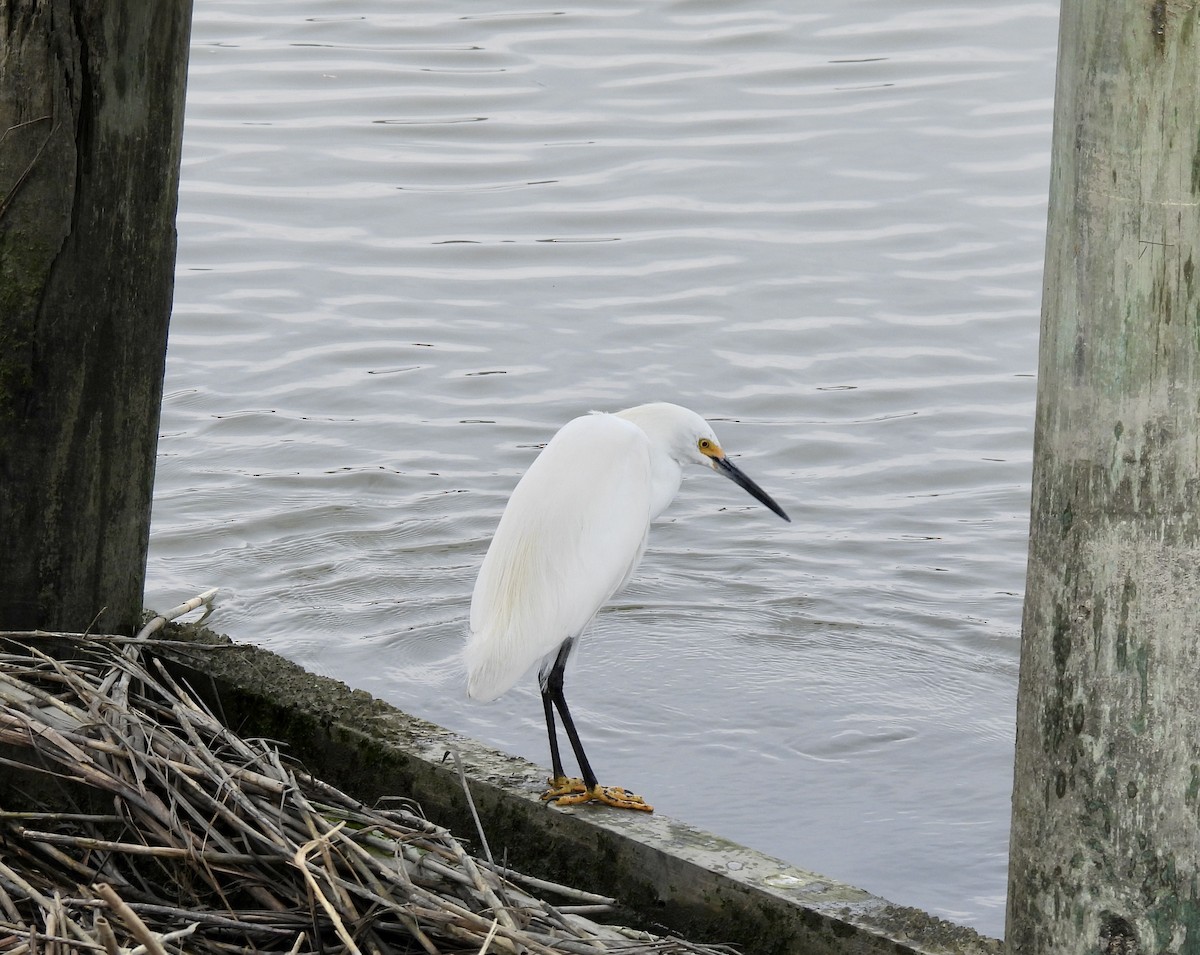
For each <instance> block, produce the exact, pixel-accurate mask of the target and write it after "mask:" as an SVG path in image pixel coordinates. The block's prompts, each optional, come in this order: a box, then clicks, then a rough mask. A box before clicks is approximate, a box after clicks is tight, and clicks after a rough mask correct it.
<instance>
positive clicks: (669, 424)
mask: <svg viewBox="0 0 1200 955" xmlns="http://www.w3.org/2000/svg"><path fill="white" fill-rule="evenodd" d="M619 414H620V416H621V417H623V418H628V419H629V420H630V421H632V422H633V423H634V424H636V425H638V426H639V427H640V428H641V429H642V430H643V431H645V432H646V434H647V436H649V438H650V440H651V441H652V442H654V443H655V444H658V445H659V447H661V448H663V450H665V451H666V452H667V454H669V455H670V456H671V457H672V458H673V459H674V460H675V461H676V462H677V463H678V464H679V465H680V466H681V467H682V466H684V465H688V464H702V465H704V466H705V467H709V468H712V469H713V470H714V471H716V472H717V473H718V474H723V475H724V476H725V477H727V478H729V479H730V480H731V481H733V483H734V484H736V485H737V486H738V487H740V488H742V489H743V490H745V491H746V492H747V493H748V494H750V496H751V497H753V498H755V499H756V500H758V501H759V502H761V503H762V504H765V505H766V506H767V507H769V508H770V509H771V510H772V511H774V512H775V513H776V514H778V515H779V516H780V517H782V518H783V519H784V520H785V521H788V522H789V523H790V522H791V518H790V517H788V516H787V514H786V513H785V512H784V510H783V508H782V507H780V506H779V505H778V504H776V503H775V501H774V500H773V499H772V498H771V496H770V495H769V494H768V493H767V492H766V491H764V490H763V489H762V488H761V487H759V486H758V485H757V484H756V483H755V482H754V481H753V480H751V479H750V478H749V477H747V476H746V474H745V473H743V472H742V470H741V469H740V468H739V467H737V465H735V464H734V463H733V462H732V461H730V460H729V458H728V457H727V456H726V454H725V449H724V448H722V447H721V442H720V441H718V440H717V436H716V434H715V433H714V432H713V429H712V425H710V424H709V423H708V422H707V421H705V420H704V419H703V418H702V417H700V415H698V414H696V412H694V411H691V410H689V409H687V408H683V407H681V406H679V405H673V404H670V403H668V402H657V403H655V404H648V405H638V406H637V407H636V408H629V409H628V410H626V411H622V412H619Z"/></svg>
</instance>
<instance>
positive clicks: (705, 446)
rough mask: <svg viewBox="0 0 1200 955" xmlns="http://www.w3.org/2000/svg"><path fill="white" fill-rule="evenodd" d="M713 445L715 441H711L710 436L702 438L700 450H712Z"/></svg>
mask: <svg viewBox="0 0 1200 955" xmlns="http://www.w3.org/2000/svg"><path fill="white" fill-rule="evenodd" d="M712 446H713V443H712V442H711V441H709V440H708V438H701V439H700V450H701V451H711V450H712Z"/></svg>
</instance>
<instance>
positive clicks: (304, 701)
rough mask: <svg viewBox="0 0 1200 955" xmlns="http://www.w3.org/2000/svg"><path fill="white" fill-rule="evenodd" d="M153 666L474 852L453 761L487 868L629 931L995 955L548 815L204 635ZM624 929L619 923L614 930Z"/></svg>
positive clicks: (603, 821) (909, 913)
mask: <svg viewBox="0 0 1200 955" xmlns="http://www.w3.org/2000/svg"><path fill="white" fill-rule="evenodd" d="M166 636H167V639H170V640H176V641H186V643H187V644H190V645H189V646H181V645H178V644H177V645H175V646H172V647H168V648H166V649H163V650H161V651H159V652H160V655H161V656H162V657H163V658H164V659H166V660H168V661H169V662H170V664H171V666H172V668H173V669H174V670H175V671H176V672H177V674H179V675H182V676H184V677H185V678H186V679H187V681H188V683H189V684H190V685H191V686H192V687H193V689H194V690H196V691H197V692H198V693H200V694H201V695H202V696H203V697H205V698H206V699H207V700H208V701H209V703H210V704H211V705H212V706H213V707H214V709H215V710H216V712H218V713H219V714H220V715H221V716H222V718H223V719H224V720H225V721H226V722H227V723H228V725H229V726H231V727H232V728H233V729H235V730H237V731H238V732H239V733H241V734H242V735H246V736H263V737H267V738H270V739H274V740H277V741H279V742H280V743H281V744H282V745H283V746H284V747H285V749H286V751H287V752H288V753H289V754H290V755H291V756H292V757H294V758H296V759H298V760H300V761H301V762H303V763H304V764H305V766H306V767H307V768H308V769H309V771H311V772H312V773H314V774H315V775H318V776H320V777H322V778H324V779H326V780H327V781H328V782H330V783H332V784H334V785H336V786H338V787H339V788H341V789H343V790H345V791H346V792H348V793H351V794H353V795H355V796H357V797H358V798H360V799H362V800H363V801H365V802H370V801H374V800H375V799H377V798H379V797H383V796H399V797H403V798H406V799H410V800H412V801H414V802H416V803H418V804H419V805H420V808H421V810H422V812H423V813H424V814H425V815H426V817H427V818H429V819H430V820H432V821H434V822H436V823H438V824H439V825H444V826H447V827H448V828H450V829H451V830H452V831H454V832H455V833H456V834H457V835H458V836H459V837H460V838H461V839H464V840H465V841H467V842H468V843H472V844H477V843H478V838H477V836H476V827H475V824H474V822H473V820H472V818H471V814H470V806H469V804H468V801H467V799H466V796H465V795H464V793H463V788H462V786H463V783H462V779H461V778H460V776H459V773H458V770H457V768H456V766H455V763H454V760H453V759H452V758H448V754H452V753H457V754H458V756H459V759H460V760H461V763H462V765H463V769H464V771H465V774H466V778H467V782H468V784H469V786H470V789H471V799H472V801H473V802H474V804H475V806H476V808H477V810H478V812H479V815H480V817H481V820H482V824H483V829H484V833H485V834H486V836H487V839H488V842H489V843H490V846H491V850H492V853H493V855H494V856H495V858H496V860H497V861H501V860H505V859H506V860H507V861H508V862H509V863H510V864H511V865H512V866H513V867H514V868H517V869H519V870H521V871H523V872H526V873H528V874H529V875H533V876H538V877H542V878H547V879H551V880H553V881H555V882H559V883H562V884H567V885H572V886H575V887H577V888H580V889H585V890H588V891H592V892H597V893H600V894H604V895H609V896H612V897H615V898H617V899H618V900H619V901H620V902H621V904H622V905H623V906H625V907H626V909H627V914H628V921H631V922H635V923H638V924H641V925H643V926H645V927H647V928H652V929H658V930H659V931H664V930H665V931H667V932H670V933H673V934H676V935H679V936H681V937H685V938H689V939H692V940H694V941H703V942H710V943H715V942H728V943H731V944H733V945H736V946H737V947H738V948H739V949H740V950H741V951H743V952H746V953H756V955H759V953H761V955H784V953H794V955H801V953H802V955H849V953H853V955H867V953H885V952H886V953H914V955H997V953H999V952H1000V950H1001V945H1000V943H999V942H998V941H996V940H995V939H989V938H984V937H983V936H980V935H978V934H977V933H975V932H973V931H971V930H970V929H967V928H963V927H961V926H957V925H954V924H953V923H950V922H946V921H944V920H941V919H938V918H935V917H934V916H931V915H929V914H928V913H925V912H922V911H920V910H917V909H911V908H904V907H900V906H895V905H892V904H890V903H889V902H887V901H885V900H883V899H880V898H878V897H877V896H873V895H871V894H870V893H868V892H865V891H863V890H862V889H857V888H854V887H853V886H849V885H845V884H843V883H839V882H836V881H834V880H832V879H827V878H824V877H822V876H819V875H816V874H815V873H812V872H807V871H804V870H802V869H797V868H795V867H793V866H791V865H788V864H787V863H784V862H781V861H779V860H777V859H773V858H771V857H769V856H765V855H763V854H761V853H759V852H755V851H753V850H751V849H748V848H746V847H744V846H740V845H737V844H736V843H732V842H729V841H728V840H725V839H722V838H720V837H719V836H716V835H713V834H711V833H708V832H704V831H702V830H699V829H696V828H695V827H693V826H689V825H687V824H686V823H682V822H679V821H678V820H674V819H670V818H669V817H666V816H662V815H659V814H657V813H656V814H653V815H644V814H641V813H629V812H622V811H620V810H609V809H604V808H599V807H592V806H584V807H579V808H570V809H558V808H551V807H548V806H547V805H546V804H545V803H543V802H542V801H541V800H540V799H539V798H538V794H539V793H540V792H541V790H542V788H543V787H544V782H545V777H546V770H545V769H543V768H540V767H538V766H535V765H534V764H532V763H529V762H527V761H525V760H522V759H518V758H515V757H512V756H506V755H504V754H502V753H498V752H495V751H494V750H490V749H488V748H486V747H485V746H483V745H482V744H480V743H478V742H476V741H474V740H471V739H468V738H466V737H463V736H459V735H457V734H455V733H452V732H450V731H449V730H446V729H444V728H442V727H440V726H436V725H434V724H432V723H428V722H425V721H424V720H420V719H417V718H415V717H412V716H409V715H408V714H406V713H403V712H401V711H400V710H397V709H396V708H394V707H392V706H389V705H388V704H386V703H384V702H382V701H380V700H377V699H375V698H374V697H372V696H370V695H369V694H367V693H365V692H363V691H361V690H351V689H350V688H349V687H347V686H345V684H342V683H339V682H338V681H336V680H331V679H328V678H326V677H321V676H317V675H314V674H311V673H308V672H307V671H305V670H303V669H302V668H300V667H298V666H296V665H295V664H293V663H291V662H289V661H287V660H285V659H283V658H282V657H279V656H277V655H276V654H273V653H270V652H268V651H265V650H262V649H259V648H257V647H252V646H248V645H244V644H234V643H231V642H230V641H229V640H228V638H226V637H223V636H220V635H218V634H215V633H213V632H211V631H208V630H206V629H203V628H195V627H188V626H182V627H175V626H173V627H171V628H170V630H169V632H168V633H167V635H166ZM624 914H625V913H623V915H624Z"/></svg>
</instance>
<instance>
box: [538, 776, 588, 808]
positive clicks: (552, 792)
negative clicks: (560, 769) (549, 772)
mask: <svg viewBox="0 0 1200 955" xmlns="http://www.w3.org/2000/svg"><path fill="white" fill-rule="evenodd" d="M546 782H547V783H548V784H549V785H550V788H549V789H547V790H546V791H545V792H544V793H542V801H543V802H549V801H550V800H552V799H561V798H562V797H563V796H574V795H577V794H579V793H585V792H587V787H586V786H585V785H584V784H583V780H582V779H580V778H579V777H578V776H551V777H550V778H549V779H547V780H546Z"/></svg>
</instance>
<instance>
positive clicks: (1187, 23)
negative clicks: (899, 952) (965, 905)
mask: <svg viewBox="0 0 1200 955" xmlns="http://www.w3.org/2000/svg"><path fill="white" fill-rule="evenodd" d="M1059 42H1060V48H1059V60H1058V64H1059V68H1058V83H1057V92H1056V101H1055V114H1054V140H1053V159H1052V170H1051V186H1050V214H1049V235H1048V243H1047V250H1046V275H1045V296H1044V300H1043V312H1042V342H1041V357H1040V367H1039V382H1038V405H1037V426H1036V437H1035V446H1034V475H1033V510H1032V527H1031V541H1030V550H1029V570H1028V578H1027V591H1026V598H1025V614H1024V622H1023V629H1022V651H1021V675H1020V695H1019V702H1018V713H1017V753H1016V771H1015V788H1014V795H1013V817H1012V821H1013V825H1012V847H1011V862H1010V876H1009V902H1008V927H1007V937H1006V944H1007V948H1008V950H1009V952H1011V953H1017V952H1019V953H1022V955H1038V953H1045V955H1051V953H1052V955H1073V953H1080V955H1082V953H1085V952H1086V953H1113V955H1132V953H1158V952H1172V953H1197V952H1200V294H1198V293H1200V275H1197V269H1198V268H1200V255H1198V254H1197V253H1198V252H1200V249H1198V248H1197V246H1198V244H1200V56H1198V49H1197V44H1198V42H1200V7H1198V6H1197V3H1195V2H1182V0H1155V2H1148V0H1104V2H1094V0H1063V4H1062V20H1061V26H1060V41H1059Z"/></svg>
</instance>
